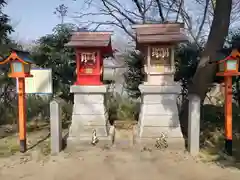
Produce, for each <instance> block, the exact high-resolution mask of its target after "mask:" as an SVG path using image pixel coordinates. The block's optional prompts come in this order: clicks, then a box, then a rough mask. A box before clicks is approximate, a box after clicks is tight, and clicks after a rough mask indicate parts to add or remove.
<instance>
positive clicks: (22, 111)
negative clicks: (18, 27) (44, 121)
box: [0, 49, 33, 152]
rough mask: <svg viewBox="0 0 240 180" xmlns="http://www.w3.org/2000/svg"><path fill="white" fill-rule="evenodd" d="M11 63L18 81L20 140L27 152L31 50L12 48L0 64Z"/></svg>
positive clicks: (13, 74)
mask: <svg viewBox="0 0 240 180" xmlns="http://www.w3.org/2000/svg"><path fill="white" fill-rule="evenodd" d="M7 63H10V72H9V74H8V76H9V77H11V78H16V79H17V82H18V118H19V122H18V125H19V140H20V152H26V150H27V144H26V97H25V78H26V77H32V75H31V74H30V69H31V64H32V63H33V62H32V60H31V59H30V54H29V52H25V51H20V50H16V49H12V51H11V53H10V55H9V56H7V57H6V58H4V59H3V60H2V61H0V64H7Z"/></svg>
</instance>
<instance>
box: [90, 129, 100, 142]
mask: <svg viewBox="0 0 240 180" xmlns="http://www.w3.org/2000/svg"><path fill="white" fill-rule="evenodd" d="M98 141H99V140H98V138H97V132H96V129H93V132H92V142H91V144H92V145H93V146H95V145H96V144H97V143H98Z"/></svg>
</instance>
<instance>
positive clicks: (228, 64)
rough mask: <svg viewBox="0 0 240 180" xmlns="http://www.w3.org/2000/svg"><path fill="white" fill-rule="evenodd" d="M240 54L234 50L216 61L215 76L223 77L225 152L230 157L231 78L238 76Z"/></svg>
mask: <svg viewBox="0 0 240 180" xmlns="http://www.w3.org/2000/svg"><path fill="white" fill-rule="evenodd" d="M239 57H240V53H239V52H238V50H237V49H234V50H233V51H232V53H231V54H230V56H228V57H226V58H225V59H223V60H220V61H216V63H217V64H218V65H219V71H218V72H217V74H216V75H217V76H222V77H224V84H225V90H224V94H225V152H226V153H227V154H228V155H230V156H232V77H233V76H239V75H240V72H239V71H238V69H239Z"/></svg>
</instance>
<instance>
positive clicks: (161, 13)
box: [155, 0, 165, 22]
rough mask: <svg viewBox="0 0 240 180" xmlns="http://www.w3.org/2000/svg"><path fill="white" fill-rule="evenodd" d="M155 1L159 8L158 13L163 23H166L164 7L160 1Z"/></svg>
mask: <svg viewBox="0 0 240 180" xmlns="http://www.w3.org/2000/svg"><path fill="white" fill-rule="evenodd" d="M155 1H156V3H157V6H158V12H159V16H160V18H161V21H162V22H164V21H165V18H164V15H163V10H162V5H161V3H160V0H155Z"/></svg>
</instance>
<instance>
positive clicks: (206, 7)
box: [196, 0, 210, 41]
mask: <svg viewBox="0 0 240 180" xmlns="http://www.w3.org/2000/svg"><path fill="white" fill-rule="evenodd" d="M209 1H210V0H206V4H205V8H204V13H203V18H202V22H201V24H200V26H199V29H198V33H197V36H196V40H197V41H198V40H199V37H200V35H201V33H202V30H203V26H204V24H205V20H206V16H207V12H208V6H209Z"/></svg>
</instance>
